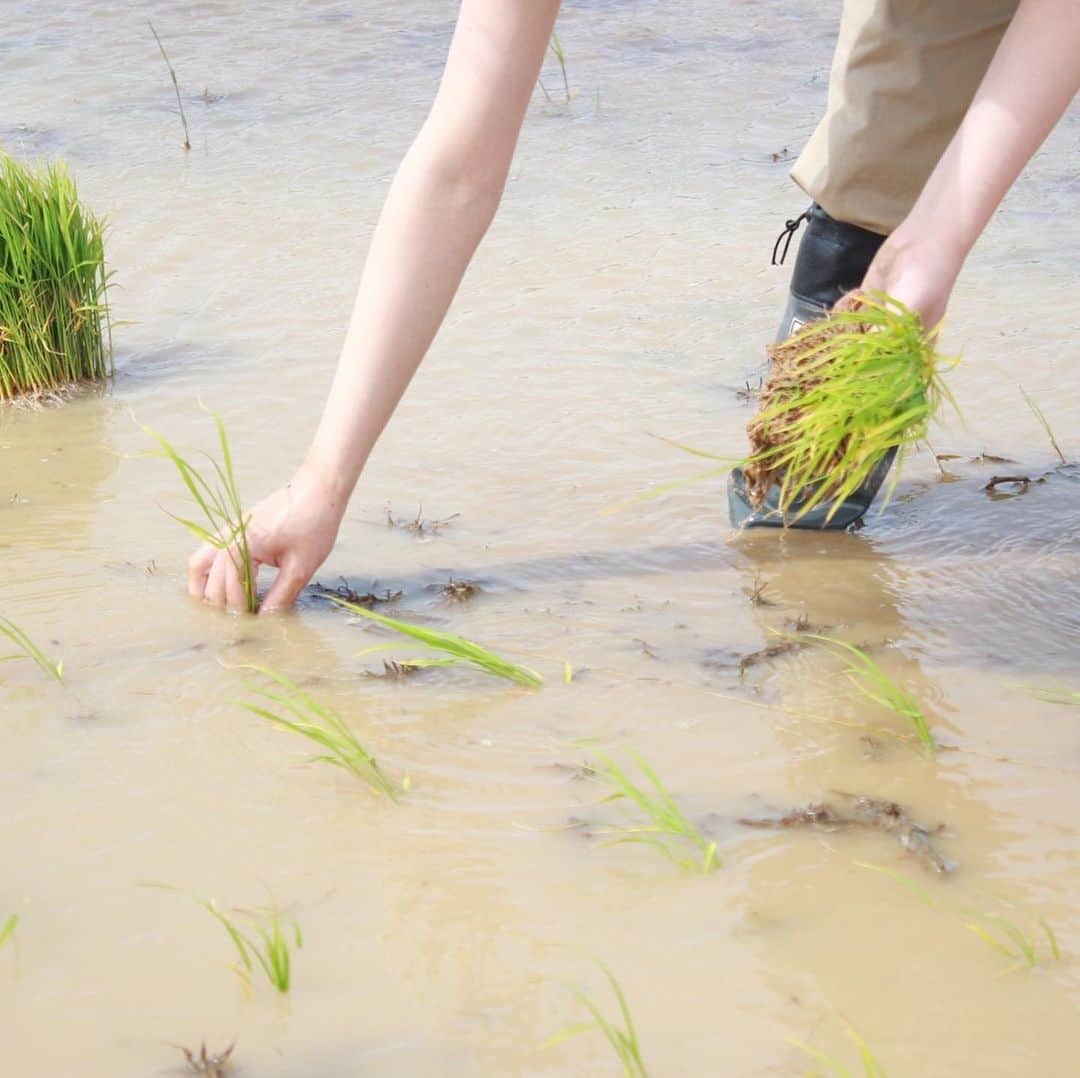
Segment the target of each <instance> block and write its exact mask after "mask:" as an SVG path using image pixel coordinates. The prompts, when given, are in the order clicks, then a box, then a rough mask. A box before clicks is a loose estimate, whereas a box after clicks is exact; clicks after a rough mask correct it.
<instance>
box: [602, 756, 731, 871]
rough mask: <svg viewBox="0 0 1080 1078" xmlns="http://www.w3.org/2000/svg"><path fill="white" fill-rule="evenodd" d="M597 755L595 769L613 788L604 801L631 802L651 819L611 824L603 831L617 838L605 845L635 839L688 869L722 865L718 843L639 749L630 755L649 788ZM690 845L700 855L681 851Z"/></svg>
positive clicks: (604, 757)
mask: <svg viewBox="0 0 1080 1078" xmlns="http://www.w3.org/2000/svg"><path fill="white" fill-rule="evenodd" d="M594 755H595V756H596V757H597V759H598V760H599V761H600V766H599V767H597V768H596V769H595V770H596V773H597V774H598V775H599V776H600V777H601V778H602V779H603V780H604V781H605V782H607V784H608V785H609V786H610V787H612V793H611V794H610V795H609V796H608V797H606V798H605V799H604V801H605V803H606V802H610V801H620V800H625V801H628V802H631V803H633V804H634V805H636V806H637V807H638V808H639V809H640V810H641V812H642V814H643V815H644V816H645V818H646V819H647V820H648V823H645V824H638V825H631V824H626V825H612V826H610V827H609V828H607V829H606V830H605V832H604V833H605V834H614V835H615V837H614V838H611V839H609V840H608V841H607V842H606V843H605V845H620V844H623V843H627V842H635V843H640V844H641V845H644V846H652V847H653V848H654V849H656V850H659V851H660V852H661V853H662V854H663V855H664V856H665V857H667V858H668V859H669V860H671V861H673V862H674V863H675V864H677V865H678V866H679V867H680V868H682V869H685V870H686V871H689V872H704V873H707V872H713V871H715V870H716V869H718V868H719V867H720V858H719V857H717V855H716V843H715V842H710V841H709V839H707V838H706V837H705V836H704V835H703V834H702V833H701V832H700V831H699V830H698V828H697V827H695V826H694V824H693V823H691V821H690V820H689V819H687V817H686V815H685V814H684V813H683V811H682V809H680V808H679V806H678V805H677V804H676V803H675V801H674V799H673V798H672V796H671V794H669V793H668V791H667V788H666V787H665V786H664V784H663V783H662V782H661V781H660V779H659V777H658V776H657V775H656V772H655V771H653V769H652V768H651V767H650V766H649V765H648V764H647V763H646V762H645V760H644V759H643V758H642V757H641V756H639V755H638V754H637V753H636V752H631V753H630V754H629V755H630V757H631V758H632V759H633V761H634V763H635V764H637V767H638V770H639V771H640V772H641V773H642V774H643V775H644V776H645V778H646V779H647V780H648V786H649V787H650V788H644V787H642V786H639V785H637V783H635V782H634V780H633V779H631V778H630V776H629V775H627V774H626V772H625V771H623V770H622V769H621V768H620V767H619V766H618V764H616V763H615V761H614V760H613V759H612V758H611V757H610V756H608V755H607V754H606V753H602V752H596V753H594ZM688 846H689V847H691V848H693V849H696V850H697V851H698V854H697V856H694V857H688V856H686V855H685V853H683V852H680V851H682V850H684V849H685V848H686V847H688Z"/></svg>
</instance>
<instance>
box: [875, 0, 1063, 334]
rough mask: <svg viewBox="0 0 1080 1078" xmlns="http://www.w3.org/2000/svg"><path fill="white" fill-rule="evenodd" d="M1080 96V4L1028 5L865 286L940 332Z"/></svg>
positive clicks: (1037, 1)
mask: <svg viewBox="0 0 1080 1078" xmlns="http://www.w3.org/2000/svg"><path fill="white" fill-rule="evenodd" d="M1078 91H1080V0H1022V3H1021V4H1020V6H1019V8H1018V9H1017V12H1016V15H1015V16H1014V17H1013V21H1012V23H1011V24H1010V26H1009V29H1008V30H1007V31H1006V33H1005V36H1004V37H1003V38H1002V41H1001V44H1000V45H999V46H998V50H997V52H996V53H995V55H994V59H993V61H992V62H991V64H990V67H989V68H988V70H987V72H986V75H985V77H984V78H983V81H982V84H981V85H980V87H979V90H978V92H977V93H976V95H975V98H974V100H973V101H972V103H971V106H970V107H969V109H968V111H967V114H966V116H965V117H964V120H963V123H962V124H961V125H960V127H959V129H958V130H957V132H956V134H955V135H954V136H953V139H952V141H951V142H950V143H949V145H948V148H947V149H946V150H945V153H944V154H942V156H941V160H940V161H939V162H938V164H937V167H936V168H935V169H934V171H933V173H932V174H931V176H930V178H929V180H927V182H926V185H925V187H924V188H923V190H922V193H921V194H920V196H919V198H918V200H917V201H916V203H915V205H914V207H913V208H912V210H911V212H910V213H909V214H908V216H907V217H906V218H905V219H904V221H903V222H901V224H900V226H899V227H898V228H897V229H896V231H895V232H894V233H893V234H892V235H891V236H890V237H889V238H888V239H887V240H886V241H885V243H884V244H883V245H882V247H881V250H880V251H879V253H878V256H877V257H876V258H875V259H874V262H873V264H872V265H871V267H870V269H869V271H868V272H867V275H866V279H865V280H864V282H863V286H864V287H865V288H872V289H881V290H884V291H887V292H890V293H891V294H893V295H895V296H896V297H897V298H898V299H901V300H903V301H904V302H906V303H908V304H909V306H912V307H914V308H915V309H916V310H918V311H920V312H921V313H922V315H923V318H924V320H925V322H926V323H927V325H930V326H933V325H936V324H937V323H938V322H939V321H940V320H941V318H942V316H943V315H944V313H945V307H946V305H947V303H948V300H949V295H950V293H951V291H952V287H953V284H954V283H955V281H956V277H957V275H958V274H959V272H960V269H961V267H962V266H963V264H964V260H965V259H966V258H967V256H968V253H969V252H970V251H971V248H972V247H973V246H974V244H975V241H976V240H977V239H978V238H979V235H980V234H981V233H982V231H983V229H984V228H985V227H986V225H987V223H988V222H989V221H990V218H991V217H992V216H993V214H994V212H995V210H996V209H997V207H998V205H999V204H1000V203H1001V200H1002V199H1003V198H1004V197H1005V195H1006V193H1007V192H1008V190H1009V188H1010V187H1011V186H1012V185H1013V182H1014V181H1015V180H1016V178H1017V177H1018V176H1019V175H1020V173H1021V171H1022V170H1023V168H1024V166H1025V165H1026V164H1027V163H1028V161H1029V160H1030V159H1031V158H1032V156H1033V155H1034V153H1035V151H1036V150H1037V149H1038V148H1039V146H1041V145H1042V143H1043V140H1044V139H1045V138H1046V136H1047V135H1048V134H1049V133H1050V131H1051V130H1052V129H1053V127H1054V125H1055V124H1056V123H1057V121H1058V120H1059V119H1060V117H1061V116H1062V114H1063V113H1064V112H1065V109H1066V108H1068V106H1069V102H1070V101H1072V99H1073V98H1074V97H1075V96H1076V93H1077V92H1078Z"/></svg>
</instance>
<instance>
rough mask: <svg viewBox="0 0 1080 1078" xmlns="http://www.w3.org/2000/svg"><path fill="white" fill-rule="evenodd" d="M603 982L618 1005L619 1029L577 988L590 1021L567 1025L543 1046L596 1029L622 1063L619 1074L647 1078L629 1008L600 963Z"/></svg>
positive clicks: (616, 985) (611, 974) (617, 984)
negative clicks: (621, 1072)
mask: <svg viewBox="0 0 1080 1078" xmlns="http://www.w3.org/2000/svg"><path fill="white" fill-rule="evenodd" d="M597 965H598V966H599V967H600V969H601V971H602V972H603V974H604V977H605V978H606V979H607V982H608V984H609V985H610V986H611V991H612V993H613V995H614V996H615V1000H616V1002H617V1003H618V1006H619V1014H620V1015H621V1017H622V1022H623V1024H622V1026H621V1027H620V1026H618V1025H616V1024H615V1023H614V1022H613V1021H611V1020H610V1019H608V1018H606V1017H605V1016H604V1014H603V1012H602V1011H601V1010H600V1008H599V1007H598V1006H597V1005H596V1004H595V1003H594V1002H593V1001H592V999H591V998H590V997H589V996H588V995H586V994H585V993H584V992H583V991H581V990H580V989H578V990H576V991H575V993H574V994H575V995H576V996H577V998H578V1000H579V1002H580V1003H581V1004H582V1006H583V1007H584V1008H585V1009H586V1010H587V1011H588V1012H589V1014H590V1015H591V1016H592V1020H591V1021H589V1022H582V1023H580V1024H579V1025H573V1026H568V1027H567V1028H566V1029H564V1030H563V1031H562V1032H561V1033H557V1034H556V1035H555V1036H554V1037H552V1038H551V1040H549V1041H548V1042H547V1046H551V1045H555V1044H560V1043H561V1042H562V1041H565V1040H567V1039H568V1038H570V1037H576V1036H578V1035H579V1034H581V1033H591V1032H592V1031H593V1030H599V1031H600V1032H601V1033H602V1034H603V1035H604V1038H605V1039H606V1040H607V1042H608V1044H610V1045H611V1048H612V1051H614V1053H615V1055H616V1056H617V1057H618V1059H619V1062H620V1063H621V1064H622V1068H623V1072H624V1073H625V1074H626V1076H627V1078H648V1071H647V1070H646V1069H645V1061H644V1060H643V1059H642V1057H641V1046H640V1045H639V1044H638V1038H637V1030H636V1029H635V1028H634V1019H633V1018H632V1017H631V1014H630V1007H629V1005H628V1004H627V1002H626V996H625V994H624V993H623V990H622V988H621V987H619V982H618V981H617V980H615V975H614V974H613V973H612V972H611V970H609V969H608V968H607V966H605V965H604V964H603V963H602V962H598V963H597Z"/></svg>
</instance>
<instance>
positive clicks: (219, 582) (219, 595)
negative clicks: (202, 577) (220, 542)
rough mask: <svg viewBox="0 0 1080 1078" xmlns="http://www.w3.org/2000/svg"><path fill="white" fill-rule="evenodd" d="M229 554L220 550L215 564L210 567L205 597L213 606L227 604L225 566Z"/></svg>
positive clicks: (215, 556)
mask: <svg viewBox="0 0 1080 1078" xmlns="http://www.w3.org/2000/svg"><path fill="white" fill-rule="evenodd" d="M228 561H229V556H228V555H227V554H226V553H225V551H224V550H218V551H216V552H215V554H214V564H213V565H212V566H211V567H210V575H209V576H208V577H207V579H206V590H205V591H204V592H203V598H204V599H205V600H206V602H208V603H209V604H210V605H211V606H222V607H223V606H225V604H226V603H227V602H228V598H227V597H228V591H227V586H226V583H225V567H226V565H227V564H228Z"/></svg>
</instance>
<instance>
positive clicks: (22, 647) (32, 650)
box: [0, 617, 64, 685]
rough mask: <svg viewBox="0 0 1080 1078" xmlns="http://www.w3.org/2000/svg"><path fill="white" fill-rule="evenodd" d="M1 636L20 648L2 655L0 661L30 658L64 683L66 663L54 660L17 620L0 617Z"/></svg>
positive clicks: (52, 676)
mask: <svg viewBox="0 0 1080 1078" xmlns="http://www.w3.org/2000/svg"><path fill="white" fill-rule="evenodd" d="M0 636H4V637H6V638H7V639H8V640H10V641H11V643H12V644H14V645H15V647H16V648H18V651H17V652H16V654H14V655H0V662H10V661H13V660H16V659H29V660H30V661H31V662H33V663H36V664H37V665H38V666H39V667H40V668H41V669H42V670H43V671H44V672H45V673H46V674H48V675H49V677H51V678H55V679H56V680H57V681H58V682H60V684H61V685H62V684H63V683H64V664H63V663H62V662H53V661H52V659H50V658H49V657H48V656H47V655H46V654H45V653H44V652H43V651H42V650H41V648H39V647H38V646H37V644H35V643H34V642H33V640H31V639H30V637H29V636H27V635H26V633H25V632H24V631H23V630H22V629H20V628H19V626H18V625H16V624H15V622H13V621H10V620H9V619H8V618H5V617H0Z"/></svg>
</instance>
